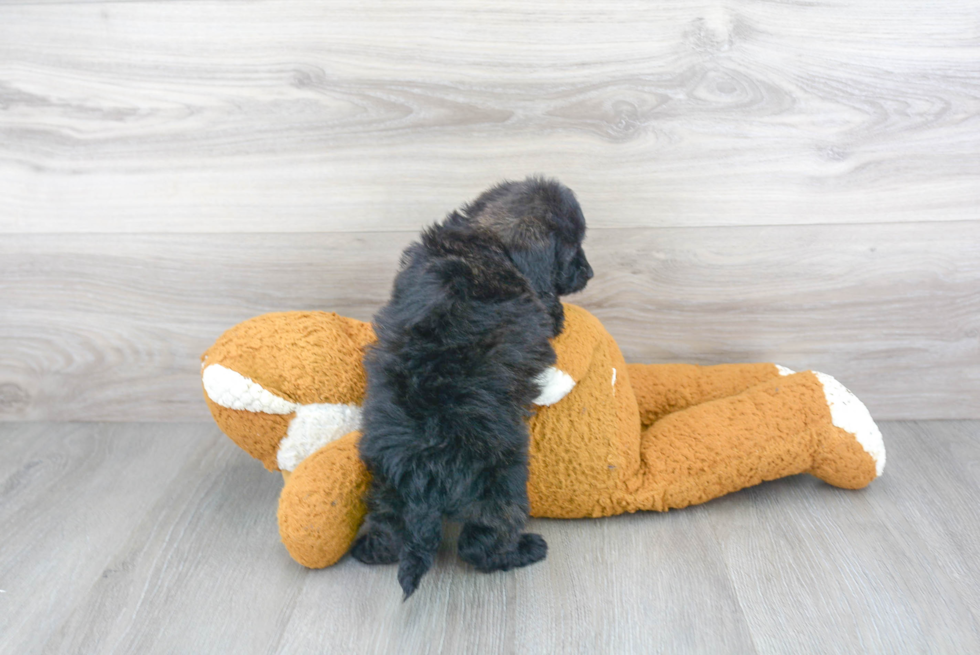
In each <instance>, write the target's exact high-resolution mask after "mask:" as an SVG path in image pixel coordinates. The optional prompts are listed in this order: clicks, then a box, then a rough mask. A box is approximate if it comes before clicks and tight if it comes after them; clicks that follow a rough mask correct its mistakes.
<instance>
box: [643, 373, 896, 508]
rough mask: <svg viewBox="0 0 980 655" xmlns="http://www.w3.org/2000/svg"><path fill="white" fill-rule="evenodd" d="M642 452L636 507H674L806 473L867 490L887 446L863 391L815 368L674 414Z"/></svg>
mask: <svg viewBox="0 0 980 655" xmlns="http://www.w3.org/2000/svg"><path fill="white" fill-rule="evenodd" d="M641 458H642V467H641V468H642V472H641V476H642V481H638V487H639V489H638V491H637V493H636V495H635V503H636V504H635V506H634V507H633V509H648V510H659V511H664V510H667V509H672V508H679V507H686V506H688V505H694V504H698V503H703V502H705V501H707V500H710V499H712V498H716V497H718V496H721V495H724V494H727V493H731V492H733V491H737V490H739V489H743V488H745V487H749V486H752V485H755V484H759V483H760V482H763V481H765V480H774V479H777V478H781V477H785V476H788V475H794V474H797V473H812V474H813V475H815V476H816V477H818V478H820V479H821V480H824V481H825V482H827V483H829V484H832V485H834V486H838V487H843V488H847V489H859V488H861V487H864V486H866V485H867V484H868V483H870V482H871V481H872V480H874V479H875V478H876V477H877V476H879V475H880V474H881V472H882V470H883V468H884V463H885V451H884V444H883V443H882V440H881V433H880V432H879V431H878V428H877V426H875V424H874V421H872V419H871V416H870V415H869V414H868V411H867V409H866V408H865V407H864V405H863V404H862V403H861V402H860V401H859V400H858V399H857V397H855V396H854V395H853V394H851V393H850V392H849V391H847V390H846V389H845V388H844V387H843V386H842V385H841V384H840V383H839V382H837V381H836V380H834V379H833V378H832V377H830V376H828V375H824V374H821V373H813V372H810V371H807V372H803V373H796V374H793V375H788V376H785V377H775V378H773V379H771V380H768V381H766V382H763V383H761V384H758V385H756V386H754V387H751V388H750V389H747V390H745V391H743V392H742V393H740V394H737V395H733V396H728V397H725V398H720V399H718V400H714V401H710V402H707V403H703V404H701V405H696V406H693V407H689V408H688V409H685V410H682V411H679V412H675V413H672V414H669V415H668V416H665V417H664V418H662V419H660V420H659V421H657V422H656V423H654V424H653V426H651V427H650V428H649V429H647V430H646V431H645V432H644V433H643V436H642V444H641Z"/></svg>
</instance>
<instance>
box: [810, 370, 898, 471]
mask: <svg viewBox="0 0 980 655" xmlns="http://www.w3.org/2000/svg"><path fill="white" fill-rule="evenodd" d="M813 374H814V375H815V376H817V379H818V380H820V384H822V385H823V393H824V396H826V398H827V405H828V406H829V407H830V418H831V420H832V421H833V423H834V425H836V426H837V427H839V428H840V429H842V430H846V431H847V432H850V433H851V434H853V435H854V436H855V437H856V438H857V440H858V443H859V444H861V447H862V448H864V451H865V452H866V453H868V454H869V455H871V459H873V460H874V461H875V472H876V474H877V475H878V476H880V475H881V473H882V471H884V470H885V441H884V439H882V437H881V431H880V430H879V429H878V425H877V424H876V423H875V422H874V419H872V418H871V412H869V411H868V408H867V407H865V406H864V403H862V402H861V401H860V400H858V397H857V396H855V395H854V394H853V393H851V392H850V391H849V390H848V389H847V387H845V386H844V385H843V384H841V383H840V382H838V381H837V380H836V379H834V378H833V377H831V376H829V375H827V374H826V373H818V372H816V371H814V373H813Z"/></svg>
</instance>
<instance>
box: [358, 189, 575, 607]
mask: <svg viewBox="0 0 980 655" xmlns="http://www.w3.org/2000/svg"><path fill="white" fill-rule="evenodd" d="M584 236H585V218H584V217H583V215H582V210H581V208H580V207H579V204H578V202H577V201H576V200H575V196H574V195H573V194H572V192H571V191H570V190H569V189H567V188H566V187H564V186H562V185H561V184H559V183H558V182H555V181H552V180H545V179H542V178H528V179H526V180H524V181H523V182H505V183H503V184H500V185H498V186H496V187H493V188H492V189H490V190H488V191H486V192H485V193H483V194H482V195H481V196H480V197H479V198H477V200H476V201H475V202H473V203H472V204H470V205H468V206H466V207H465V208H463V209H462V210H461V211H458V212H452V213H451V214H450V215H449V216H448V217H447V218H446V219H445V220H444V221H443V222H442V223H441V224H436V225H434V226H432V227H431V228H428V229H427V230H425V231H424V232H423V233H422V238H421V241H420V242H418V243H413V244H412V245H411V246H409V247H408V248H407V249H406V250H405V252H404V254H403V255H402V263H401V270H400V272H399V273H398V276H397V277H396V279H395V284H394V290H393V293H392V297H391V300H390V301H389V302H388V304H387V305H385V306H384V307H383V308H382V309H381V311H380V312H379V313H378V314H377V316H376V317H375V320H374V324H375V330H376V332H377V336H378V342H377V344H376V345H375V346H374V347H372V348H371V349H370V350H369V352H368V354H367V357H366V358H365V365H366V367H367V374H368V387H367V396H366V398H365V401H364V430H363V436H362V438H361V442H360V454H361V458H362V459H363V460H364V462H365V464H366V466H367V468H368V470H370V472H371V474H372V476H373V482H372V486H371V490H370V493H369V497H368V507H369V510H370V513H369V515H368V518H367V521H366V523H365V527H364V530H363V532H362V534H361V536H360V537H359V538H358V539H357V540H356V541H355V543H354V546H353V548H352V550H351V553H352V554H353V556H354V557H356V558H357V559H358V560H360V561H362V562H365V563H367V564H383V563H394V562H396V561H397V562H399V563H400V565H399V567H398V581H399V583H400V584H401V586H402V589H403V591H404V592H405V598H408V597H409V596H410V595H411V594H412V593H413V592H414V591H415V589H416V587H418V584H419V580H420V579H421V578H422V576H423V575H424V574H425V572H426V571H427V570H428V569H429V567H431V566H432V561H433V558H434V556H435V553H436V550H437V549H438V547H439V543H440V541H441V540H442V521H443V519H444V518H446V519H448V520H450V521H457V522H459V523H462V524H463V527H462V530H461V532H460V535H459V540H458V543H457V547H458V550H459V555H460V557H461V558H462V559H463V560H464V561H466V562H469V563H470V564H472V565H473V566H475V567H476V568H477V569H478V570H480V571H486V572H489V571H506V570H507V569H511V568H516V567H520V566H526V565H527V564H531V563H533V562H537V561H539V560H541V559H543V558H544V556H545V554H546V552H547V544H545V541H544V539H542V538H541V536H540V535H536V534H522V533H521V531H522V529H523V528H524V524H525V521H526V520H527V516H528V499H527V446H528V431H527V426H526V424H525V421H526V419H527V417H528V416H529V406H530V404H531V401H532V400H533V399H534V398H535V397H537V395H538V394H539V393H540V391H541V390H540V388H539V386H538V385H537V383H536V382H535V378H536V377H537V376H538V375H540V374H541V373H542V372H543V371H544V370H545V369H546V368H547V367H548V366H549V365H551V364H553V363H554V361H555V353H554V351H553V350H552V348H551V344H550V343H549V341H548V340H549V338H551V337H553V336H556V335H557V334H559V333H560V332H561V330H562V326H563V322H564V312H563V310H562V306H561V303H560V302H559V300H558V297H559V296H560V295H564V294H569V293H574V292H576V291H580V290H581V289H583V288H584V287H585V284H586V283H587V282H588V280H589V279H590V278H591V277H592V268H591V267H590V266H589V263H588V261H587V260H586V258H585V253H584V252H583V250H582V239H583V238H584Z"/></svg>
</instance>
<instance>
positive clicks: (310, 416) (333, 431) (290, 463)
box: [276, 403, 361, 471]
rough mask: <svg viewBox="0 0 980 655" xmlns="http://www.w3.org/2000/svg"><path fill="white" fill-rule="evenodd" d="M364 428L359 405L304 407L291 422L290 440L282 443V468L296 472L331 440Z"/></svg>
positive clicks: (324, 404) (288, 433)
mask: <svg viewBox="0 0 980 655" xmlns="http://www.w3.org/2000/svg"><path fill="white" fill-rule="evenodd" d="M360 429H361V408H360V407H358V406H357V405H331V404H329V403H322V404H315V405H300V406H299V407H298V408H297V409H296V416H294V417H293V420H292V421H290V422H289V428H288V429H287V431H286V438H285V439H283V440H282V441H280V442H279V452H278V454H277V455H276V461H277V463H278V464H279V469H280V470H282V471H292V470H293V469H295V468H296V467H297V466H299V463H300V462H302V461H303V460H304V459H306V458H307V457H309V456H310V455H312V454H313V453H314V452H316V451H317V450H319V449H320V448H322V447H323V446H325V445H327V444H328V443H330V442H331V441H334V440H336V439H339V438H341V437H342V436H344V435H345V434H347V433H349V432H353V431H354V430H360Z"/></svg>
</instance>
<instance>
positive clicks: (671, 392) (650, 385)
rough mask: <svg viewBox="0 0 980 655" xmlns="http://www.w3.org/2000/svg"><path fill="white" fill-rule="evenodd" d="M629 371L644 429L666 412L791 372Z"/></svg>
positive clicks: (633, 367)
mask: <svg viewBox="0 0 980 655" xmlns="http://www.w3.org/2000/svg"><path fill="white" fill-rule="evenodd" d="M626 370H627V372H628V373H629V381H630V386H631V387H633V393H634V394H635V395H636V403H637V405H638V406H639V408H640V423H641V425H642V427H643V428H644V429H645V428H648V427H649V426H651V425H653V424H654V423H655V422H656V421H657V420H659V419H661V418H662V417H664V416H666V415H667V414H671V413H673V412H677V411H680V410H682V409H687V408H688V407H693V406H694V405H700V404H701V403H705V402H708V401H710V400H717V399H718V398H724V397H726V396H733V395H735V394H737V393H741V392H743V391H745V390H746V389H748V388H750V387H753V386H755V385H757V384H759V383H761V382H765V381H766V380H770V379H772V378H776V377H779V376H780V375H781V374H783V375H785V374H788V373H792V371H790V370H789V369H786V368H783V367H780V366H776V365H774V364H718V365H716V366H696V365H694V364H627V365H626Z"/></svg>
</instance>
